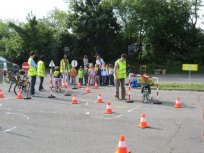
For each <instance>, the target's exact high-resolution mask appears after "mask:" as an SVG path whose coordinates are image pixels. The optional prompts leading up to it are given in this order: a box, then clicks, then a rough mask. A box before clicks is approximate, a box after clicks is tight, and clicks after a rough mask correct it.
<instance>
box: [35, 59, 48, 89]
mask: <svg viewBox="0 0 204 153" xmlns="http://www.w3.org/2000/svg"><path fill="white" fill-rule="evenodd" d="M44 60H45V56H44V55H41V56H40V60H39V61H38V69H37V71H38V76H39V78H40V84H39V91H45V89H44V88H43V81H44V77H45V75H46V71H45V64H44Z"/></svg>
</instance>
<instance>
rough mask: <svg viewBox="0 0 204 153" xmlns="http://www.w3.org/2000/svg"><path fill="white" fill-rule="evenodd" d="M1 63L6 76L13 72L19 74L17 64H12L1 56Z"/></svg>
mask: <svg viewBox="0 0 204 153" xmlns="http://www.w3.org/2000/svg"><path fill="white" fill-rule="evenodd" d="M0 63H3V64H4V66H3V69H4V74H6V73H7V72H8V71H13V72H15V73H16V72H18V71H19V69H20V68H19V66H18V65H17V64H15V63H12V62H10V61H8V60H7V59H5V58H4V57H2V56H0Z"/></svg>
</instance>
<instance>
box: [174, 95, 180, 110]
mask: <svg viewBox="0 0 204 153" xmlns="http://www.w3.org/2000/svg"><path fill="white" fill-rule="evenodd" d="M174 107H175V108H181V102H180V98H179V97H178V98H176V104H175V105H174Z"/></svg>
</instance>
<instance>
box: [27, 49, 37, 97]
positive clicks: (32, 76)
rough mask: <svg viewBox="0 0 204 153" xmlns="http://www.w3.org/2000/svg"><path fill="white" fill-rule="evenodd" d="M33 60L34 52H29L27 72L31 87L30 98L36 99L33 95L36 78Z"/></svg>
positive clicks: (35, 66) (35, 65)
mask: <svg viewBox="0 0 204 153" xmlns="http://www.w3.org/2000/svg"><path fill="white" fill-rule="evenodd" d="M34 58H35V52H34V51H31V52H30V58H29V59H28V64H29V67H30V68H29V70H28V76H30V77H31V87H30V93H31V96H32V97H36V96H37V95H36V94H35V83H36V76H37V70H36V68H37V64H36V63H35V61H34Z"/></svg>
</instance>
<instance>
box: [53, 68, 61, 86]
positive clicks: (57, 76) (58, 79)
mask: <svg viewBox="0 0 204 153" xmlns="http://www.w3.org/2000/svg"><path fill="white" fill-rule="evenodd" d="M62 78H63V76H62V73H61V72H60V70H59V66H56V67H55V71H54V82H55V86H57V85H59V84H60V83H61V79H62Z"/></svg>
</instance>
